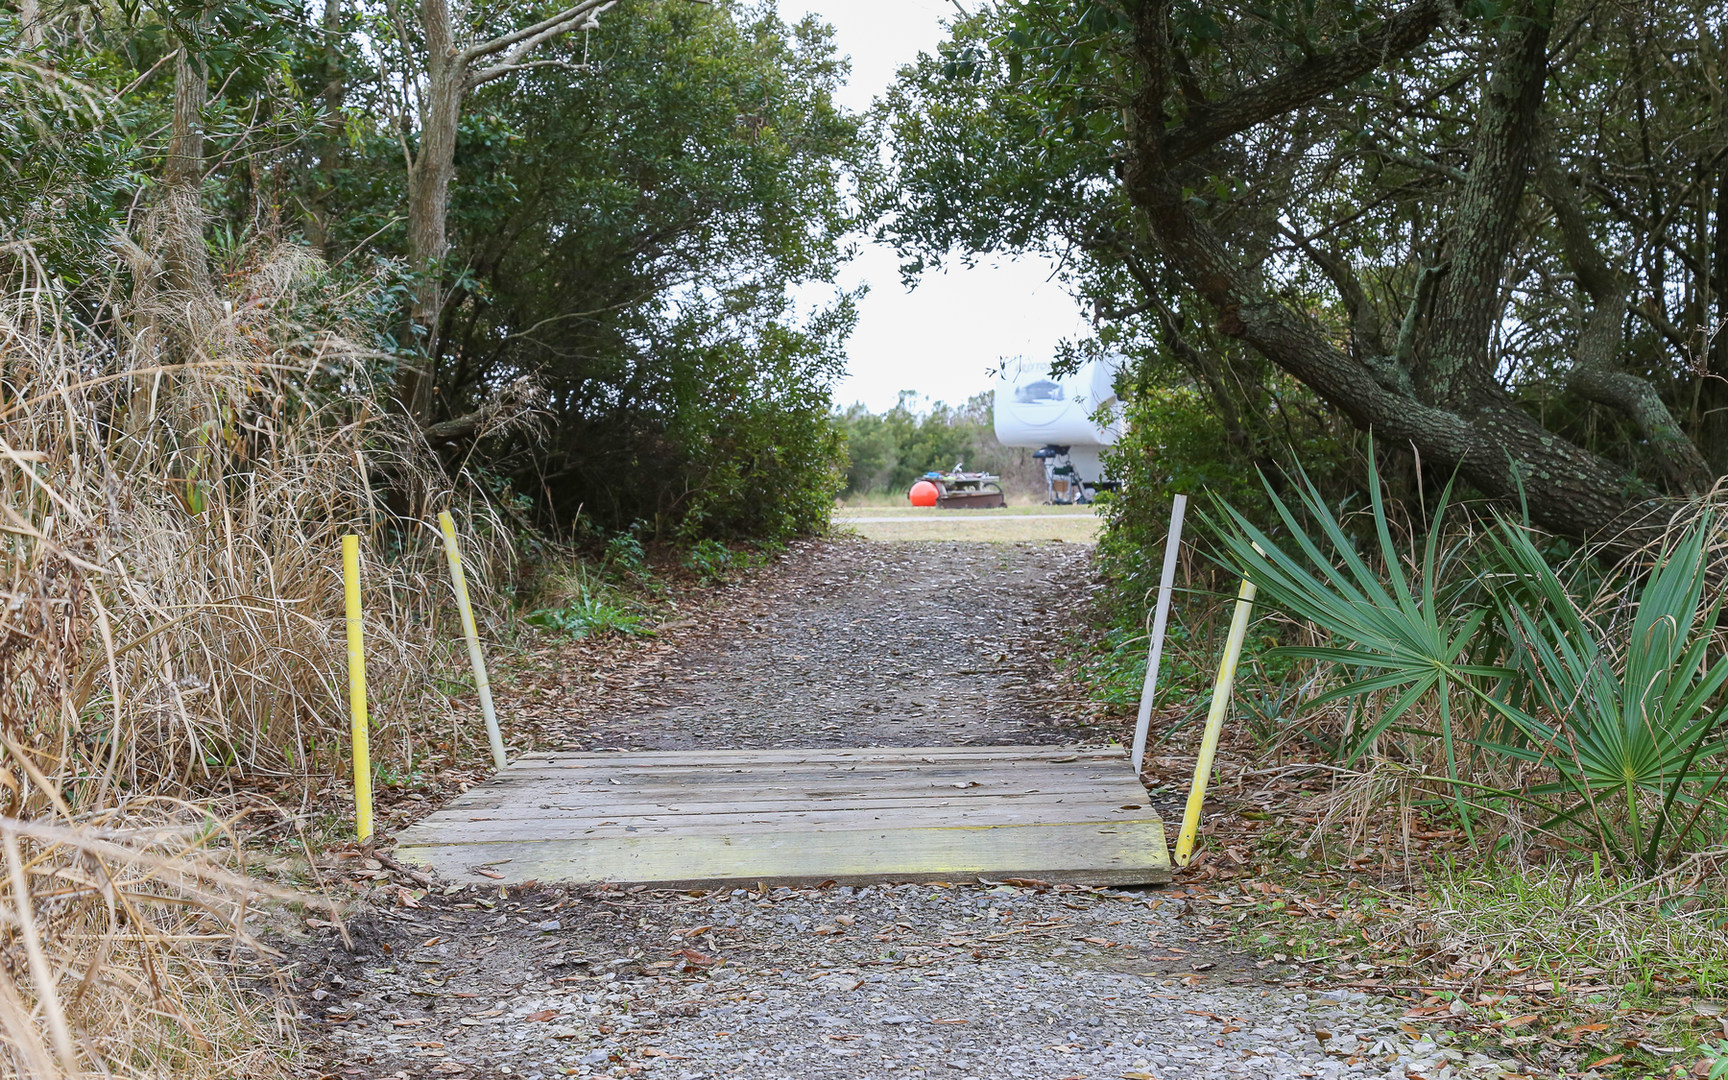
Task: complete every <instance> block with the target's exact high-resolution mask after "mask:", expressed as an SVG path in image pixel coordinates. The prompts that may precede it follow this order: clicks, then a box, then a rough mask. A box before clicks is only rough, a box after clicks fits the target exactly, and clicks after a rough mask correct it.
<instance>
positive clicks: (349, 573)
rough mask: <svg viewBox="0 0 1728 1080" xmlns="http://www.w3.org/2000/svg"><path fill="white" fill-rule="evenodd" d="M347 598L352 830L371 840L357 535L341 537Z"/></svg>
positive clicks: (370, 795) (363, 632) (364, 648)
mask: <svg viewBox="0 0 1728 1080" xmlns="http://www.w3.org/2000/svg"><path fill="white" fill-rule="evenodd" d="M342 583H343V586H344V588H345V591H346V592H347V600H348V709H349V711H350V712H352V713H353V714H354V831H355V833H356V834H357V835H358V836H359V837H360V839H361V840H362V841H366V840H370V839H372V754H371V751H370V750H369V748H368V745H367V741H366V726H367V724H366V633H365V629H364V628H363V627H362V626H361V623H360V538H359V537H358V536H344V537H343V538H342Z"/></svg>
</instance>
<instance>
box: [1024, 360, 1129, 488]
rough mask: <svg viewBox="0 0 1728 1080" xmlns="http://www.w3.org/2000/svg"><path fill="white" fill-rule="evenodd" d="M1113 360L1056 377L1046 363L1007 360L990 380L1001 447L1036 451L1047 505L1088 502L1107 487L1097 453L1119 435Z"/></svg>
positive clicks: (1119, 413)
mask: <svg viewBox="0 0 1728 1080" xmlns="http://www.w3.org/2000/svg"><path fill="white" fill-rule="evenodd" d="M1120 365H1121V362H1120V361H1119V360H1109V359H1106V360H1092V361H1088V362H1086V363H1084V364H1082V365H1080V367H1079V369H1078V370H1076V371H1075V372H1074V373H1073V374H1072V375H1064V376H1062V377H1061V378H1057V377H1055V376H1053V375H1051V374H1050V365H1049V364H1048V363H1034V362H1031V361H1026V360H1010V361H1008V362H1007V363H1005V364H1004V365H1003V368H1002V373H1001V374H1000V375H999V376H998V377H997V380H996V398H995V407H994V410H993V413H994V415H993V419H994V421H995V426H996V441H997V442H1000V443H1001V444H1002V445H1003V446H1023V447H1029V448H1031V449H1034V450H1037V451H1038V453H1037V454H1036V455H1034V456H1036V457H1038V458H1041V459H1042V460H1043V462H1044V480H1045V483H1046V484H1047V485H1048V486H1049V501H1050V502H1052V503H1085V502H1091V501H1092V499H1093V498H1094V497H1095V496H1096V495H1097V493H1098V492H1099V490H1101V489H1103V488H1106V487H1110V486H1113V485H1112V483H1111V480H1110V478H1109V477H1108V476H1106V475H1105V474H1104V466H1103V462H1102V461H1101V460H1100V458H1099V454H1100V453H1101V452H1102V451H1103V449H1104V448H1105V447H1107V446H1110V445H1112V444H1114V443H1115V442H1116V439H1117V437H1118V436H1119V435H1121V433H1122V405H1121V402H1119V401H1117V400H1116V391H1115V389H1114V386H1113V384H1114V382H1115V379H1116V372H1117V371H1118V370H1119V368H1120Z"/></svg>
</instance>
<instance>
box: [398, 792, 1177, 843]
mask: <svg viewBox="0 0 1728 1080" xmlns="http://www.w3.org/2000/svg"><path fill="white" fill-rule="evenodd" d="M1146 816H1147V812H1146V808H1145V806H1144V804H1139V805H1135V806H1134V807H1133V808H1132V809H1116V810H1111V809H1110V808H1109V807H1101V806H1099V805H1098V804H1097V803H1096V802H1093V801H1087V802H1073V803H1061V802H1043V803H1033V804H1025V803H1003V802H1001V801H998V800H980V801H977V802H973V803H970V804H940V805H927V806H919V807H876V806H862V807H847V808H841V809H819V808H805V809H795V810H781V811H770V812H764V811H762V810H751V809H740V810H734V811H731V812H708V813H683V814H669V813H663V812H662V813H652V814H628V815H626V814H611V815H598V814H585V815H566V816H563V817H543V818H539V819H530V818H514V817H512V818H498V817H489V816H467V815H451V816H450V817H447V818H444V819H442V820H430V819H429V820H428V821H427V822H425V823H424V824H423V825H419V826H415V827H414V828H412V829H409V830H407V831H406V832H404V833H403V834H402V837H401V840H402V842H403V843H420V842H436V843H446V844H480V843H497V842H501V841H506V840H558V839H564V838H568V839H573V840H579V839H586V838H587V837H591V836H611V835H618V836H624V835H627V834H634V833H643V834H648V833H653V834H663V833H671V832H675V833H678V834H680V835H690V836H708V835H720V834H724V833H758V832H771V831H775V830H783V829H792V830H801V831H808V832H833V831H837V830H838V831H848V830H851V831H856V830H869V829H907V828H944V827H947V826H951V825H1051V824H1064V823H1081V822H1087V821H1094V822H1095V821H1134V820H1144V819H1145V818H1146Z"/></svg>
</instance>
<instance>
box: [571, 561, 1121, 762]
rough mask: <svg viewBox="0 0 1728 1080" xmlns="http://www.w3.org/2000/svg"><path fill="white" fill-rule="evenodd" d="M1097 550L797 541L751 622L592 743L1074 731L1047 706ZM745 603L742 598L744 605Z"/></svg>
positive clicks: (759, 592) (918, 742)
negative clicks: (1049, 682) (1054, 668)
mask: <svg viewBox="0 0 1728 1080" xmlns="http://www.w3.org/2000/svg"><path fill="white" fill-rule="evenodd" d="M1090 551H1091V549H1090V548H1089V547H1084V546H1081V545H1077V544H1061V543H1040V544H1032V543H1017V544H979V543H918V544H875V543H869V542H865V541H859V540H838V541H825V542H821V543H814V544H808V545H804V546H801V547H799V548H797V549H795V550H794V551H793V552H792V553H791V554H790V555H789V556H788V557H787V558H786V559H783V560H781V561H780V562H779V563H778V564H777V565H775V566H774V567H772V568H770V569H769V570H768V571H767V572H766V573H765V574H763V575H761V576H760V577H756V578H753V579H752V580H751V582H750V583H749V584H748V585H747V586H743V587H736V588H737V590H738V591H740V592H742V591H744V590H745V589H747V590H748V592H749V593H750V594H751V595H750V597H749V601H748V602H749V604H750V608H749V615H748V617H747V618H745V619H742V620H737V621H732V622H730V623H726V624H723V625H722V626H721V628H720V629H719V630H718V631H717V632H715V633H711V634H708V635H706V636H703V637H699V638H697V639H695V640H692V641H689V642H687V643H685V644H684V646H683V647H682V648H681V649H679V651H678V653H677V654H676V655H675V656H674V657H673V658H671V660H670V661H668V662H663V663H661V664H659V665H658V666H657V667H656V668H655V669H654V670H653V671H651V672H645V673H644V674H643V675H642V677H641V678H640V679H639V680H638V681H637V684H636V686H635V688H634V691H633V694H632V697H631V699H630V700H628V701H622V702H619V703H618V705H617V707H616V708H614V709H612V710H609V711H607V712H605V713H602V714H600V715H599V716H597V717H596V718H595V719H594V720H593V722H592V723H591V724H590V725H588V726H586V727H585V728H584V729H583V730H582V731H580V732H577V733H572V734H573V742H572V743H571V745H573V746H575V747H578V748H581V749H597V748H600V747H605V746H625V747H630V748H633V749H634V748H646V749H653V750H692V749H699V748H701V747H716V748H718V747H724V748H738V749H742V748H755V747H776V746H792V747H823V746H932V745H934V746H950V745H971V744H986V743H1051V742H1066V741H1072V740H1073V739H1075V737H1076V735H1075V733H1074V732H1073V731H1071V730H1064V729H1063V725H1061V723H1060V722H1059V721H1058V720H1057V719H1056V718H1054V717H1053V716H1051V714H1050V710H1049V706H1048V705H1047V704H1044V703H1043V698H1044V696H1045V695H1044V694H1041V693H1039V692H1038V691H1040V690H1043V689H1046V688H1045V687H1043V686H1042V685H1041V683H1042V682H1043V681H1044V680H1046V679H1048V677H1049V672H1050V665H1049V658H1050V657H1051V656H1052V655H1053V654H1054V653H1055V652H1056V651H1057V648H1058V645H1059V643H1060V639H1061V636H1062V635H1063V634H1065V633H1070V632H1072V630H1073V625H1072V614H1073V612H1074V610H1075V608H1076V606H1077V605H1078V604H1079V603H1081V602H1083V600H1084V597H1085V593H1086V587H1087V585H1088V584H1089V569H1088V560H1089V556H1090ZM740 599H742V597H741V598H740Z"/></svg>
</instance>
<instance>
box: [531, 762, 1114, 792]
mask: <svg viewBox="0 0 1728 1080" xmlns="http://www.w3.org/2000/svg"><path fill="white" fill-rule="evenodd" d="M1121 772H1122V763H1121V762H1073V763H1064V762H1048V761H1027V762H1020V761H1015V760H1013V759H1012V758H1002V759H999V760H991V761H987V762H958V761H936V762H922V761H909V762H857V763H848V762H809V763H806V762H762V763H757V764H754V765H751V764H747V763H742V762H723V763H715V764H711V765H705V766H703V765H693V764H688V763H686V764H681V765H666V766H664V767H662V768H659V769H649V768H632V769H597V768H588V767H583V768H581V769H576V768H564V767H562V766H554V765H536V764H535V763H533V762H518V763H516V764H513V765H511V766H510V768H509V769H508V770H507V771H506V772H504V773H502V774H500V776H501V777H502V778H507V779H512V780H535V781H557V782H562V783H571V784H612V785H614V786H616V785H618V784H688V783H703V784H709V783H737V782H744V783H749V782H752V781H753V780H754V779H755V778H757V777H782V778H792V777H808V778H815V777H833V778H847V777H862V776H874V777H883V778H888V779H892V778H895V777H912V776H929V777H950V778H954V777H977V776H979V775H986V776H988V775H992V774H994V775H1007V774H1009V773H1012V774H1013V775H1020V774H1022V773H1024V774H1027V775H1034V776H1070V777H1073V776H1081V777H1088V778H1091V779H1099V778H1102V777H1106V776H1115V775H1120V774H1121Z"/></svg>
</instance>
